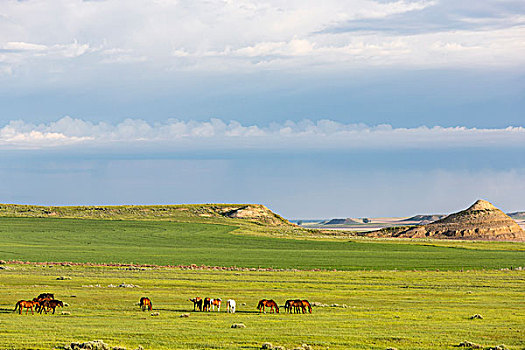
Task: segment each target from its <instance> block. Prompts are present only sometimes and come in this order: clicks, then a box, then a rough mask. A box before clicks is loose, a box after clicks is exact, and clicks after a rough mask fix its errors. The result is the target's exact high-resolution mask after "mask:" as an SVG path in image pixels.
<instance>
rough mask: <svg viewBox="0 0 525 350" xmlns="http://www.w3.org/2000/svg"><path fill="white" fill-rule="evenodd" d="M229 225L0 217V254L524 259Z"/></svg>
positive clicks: (322, 261)
mask: <svg viewBox="0 0 525 350" xmlns="http://www.w3.org/2000/svg"><path fill="white" fill-rule="evenodd" d="M235 229H236V227H235V226H228V225H217V224H202V223H181V222H167V221H131V220H127V221H115V220H81V219H53V218H0V237H2V239H1V241H0V259H3V260H11V259H16V260H27V261H72V262H94V263H107V262H116V263H138V264H156V265H189V264H197V265H213V266H240V267H271V268H283V269H289V268H297V269H316V268H321V269H338V270H362V269H373V270H393V269H402V270H407V269H442V270H459V269H482V268H485V269H494V268H505V267H512V266H522V265H523V262H524V261H525V251H523V250H511V249H507V248H505V249H501V247H500V248H499V249H498V250H492V249H490V246H488V245H486V246H485V248H484V249H481V248H478V249H464V248H463V247H460V248H450V247H441V246H434V245H421V244H394V243H392V242H380V241H379V242H371V241H366V240H356V241H341V240H339V241H318V240H317V241H316V240H293V239H284V238H269V237H263V236H245V235H235V234H232V232H233V231H234V230H235ZM493 244H494V245H495V246H499V243H497V242H494V243H493ZM518 246H519V244H518ZM503 247H509V245H508V244H507V243H505V244H504V245H503ZM520 247H521V246H520Z"/></svg>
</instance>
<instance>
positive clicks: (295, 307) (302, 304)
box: [257, 299, 312, 314]
mask: <svg viewBox="0 0 525 350" xmlns="http://www.w3.org/2000/svg"><path fill="white" fill-rule="evenodd" d="M266 308H270V313H273V312H276V313H279V306H278V305H277V303H276V302H275V301H274V300H272V299H270V300H268V299H262V300H260V301H259V304H258V305H257V310H259V312H266ZM307 310H308V312H309V313H312V305H311V304H310V302H309V301H308V300H306V299H303V300H301V299H289V300H286V302H285V303H284V311H285V312H288V313H296V314H299V313H303V314H305V313H306V311H307Z"/></svg>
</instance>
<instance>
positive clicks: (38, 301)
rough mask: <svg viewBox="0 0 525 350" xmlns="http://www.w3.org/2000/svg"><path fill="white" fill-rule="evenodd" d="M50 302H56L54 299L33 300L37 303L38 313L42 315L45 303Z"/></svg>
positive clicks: (37, 298) (38, 298)
mask: <svg viewBox="0 0 525 350" xmlns="http://www.w3.org/2000/svg"><path fill="white" fill-rule="evenodd" d="M50 300H54V299H52V298H40V297H36V298H33V301H35V302H36V303H37V304H36V305H35V310H36V312H39V313H42V306H43V305H44V303H45V302H46V301H50Z"/></svg>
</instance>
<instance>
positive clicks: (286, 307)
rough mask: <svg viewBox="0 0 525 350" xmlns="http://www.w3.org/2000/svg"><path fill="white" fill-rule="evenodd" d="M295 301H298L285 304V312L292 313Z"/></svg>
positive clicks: (288, 301)
mask: <svg viewBox="0 0 525 350" xmlns="http://www.w3.org/2000/svg"><path fill="white" fill-rule="evenodd" d="M295 301H296V300H292V299H289V300H286V302H285V303H284V311H285V312H288V313H292V307H293V304H294V302H295Z"/></svg>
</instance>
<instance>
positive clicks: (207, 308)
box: [202, 298, 211, 311]
mask: <svg viewBox="0 0 525 350" xmlns="http://www.w3.org/2000/svg"><path fill="white" fill-rule="evenodd" d="M202 309H203V310H204V311H211V299H210V298H204V301H203V307H202Z"/></svg>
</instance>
